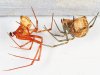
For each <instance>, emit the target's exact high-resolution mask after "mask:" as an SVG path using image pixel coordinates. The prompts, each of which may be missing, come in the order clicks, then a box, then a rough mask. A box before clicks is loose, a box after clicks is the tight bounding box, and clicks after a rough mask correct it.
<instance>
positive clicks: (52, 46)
mask: <svg viewBox="0 0 100 75" xmlns="http://www.w3.org/2000/svg"><path fill="white" fill-rule="evenodd" d="M67 43H68V41H65V42H63V43H60V44H55V45H46V44H42V45H44V46H47V47H51V48H54V47H57V46H60V45H64V44H67Z"/></svg>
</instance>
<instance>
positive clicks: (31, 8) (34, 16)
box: [31, 7, 38, 29]
mask: <svg viewBox="0 0 100 75" xmlns="http://www.w3.org/2000/svg"><path fill="white" fill-rule="evenodd" d="M31 9H32V12H33V15H34V17H35V19H36V28H37V29H38V19H37V17H36V15H35V12H34V10H33V8H32V7H31Z"/></svg>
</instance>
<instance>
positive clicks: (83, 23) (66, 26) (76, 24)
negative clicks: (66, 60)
mask: <svg viewBox="0 0 100 75" xmlns="http://www.w3.org/2000/svg"><path fill="white" fill-rule="evenodd" d="M98 14H99V12H98V13H97V15H96V16H95V17H94V18H93V19H92V20H91V21H90V22H88V21H87V17H86V16H82V17H79V18H74V16H73V19H61V23H62V28H63V31H61V30H60V28H59V27H58V25H57V23H56V21H55V19H54V22H55V25H56V27H57V29H58V31H59V32H60V33H61V34H63V35H58V34H53V33H51V32H50V31H48V32H49V33H50V34H51V35H52V37H53V38H54V39H55V40H56V41H58V42H62V43H60V44H55V45H45V46H48V47H57V46H60V45H63V44H67V43H68V42H69V40H73V39H74V38H75V37H78V38H81V37H83V36H85V35H86V34H87V32H88V30H89V29H90V28H91V27H93V25H94V23H95V21H96V19H97V16H98ZM44 28H45V29H46V30H47V28H46V26H45V25H44ZM68 35H71V37H72V38H68ZM56 36H59V37H64V36H65V37H66V38H65V39H63V40H59V39H57V38H56Z"/></svg>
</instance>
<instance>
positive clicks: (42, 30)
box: [37, 13, 54, 33]
mask: <svg viewBox="0 0 100 75" xmlns="http://www.w3.org/2000/svg"><path fill="white" fill-rule="evenodd" d="M53 16H54V13H53V14H52V21H51V27H50V28H49V29H45V30H38V31H37V33H39V32H44V31H50V30H52V27H53Z"/></svg>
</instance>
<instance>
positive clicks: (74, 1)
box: [0, 0, 100, 16]
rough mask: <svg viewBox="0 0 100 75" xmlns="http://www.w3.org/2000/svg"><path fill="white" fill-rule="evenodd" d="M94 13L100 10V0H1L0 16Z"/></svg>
mask: <svg viewBox="0 0 100 75" xmlns="http://www.w3.org/2000/svg"><path fill="white" fill-rule="evenodd" d="M31 6H32V7H33V8H34V10H35V12H36V14H37V15H51V14H52V13H55V15H94V14H95V13H97V12H99V11H100V0H70V1H69V0H0V16H18V15H32V12H31V9H30V7H31Z"/></svg>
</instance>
